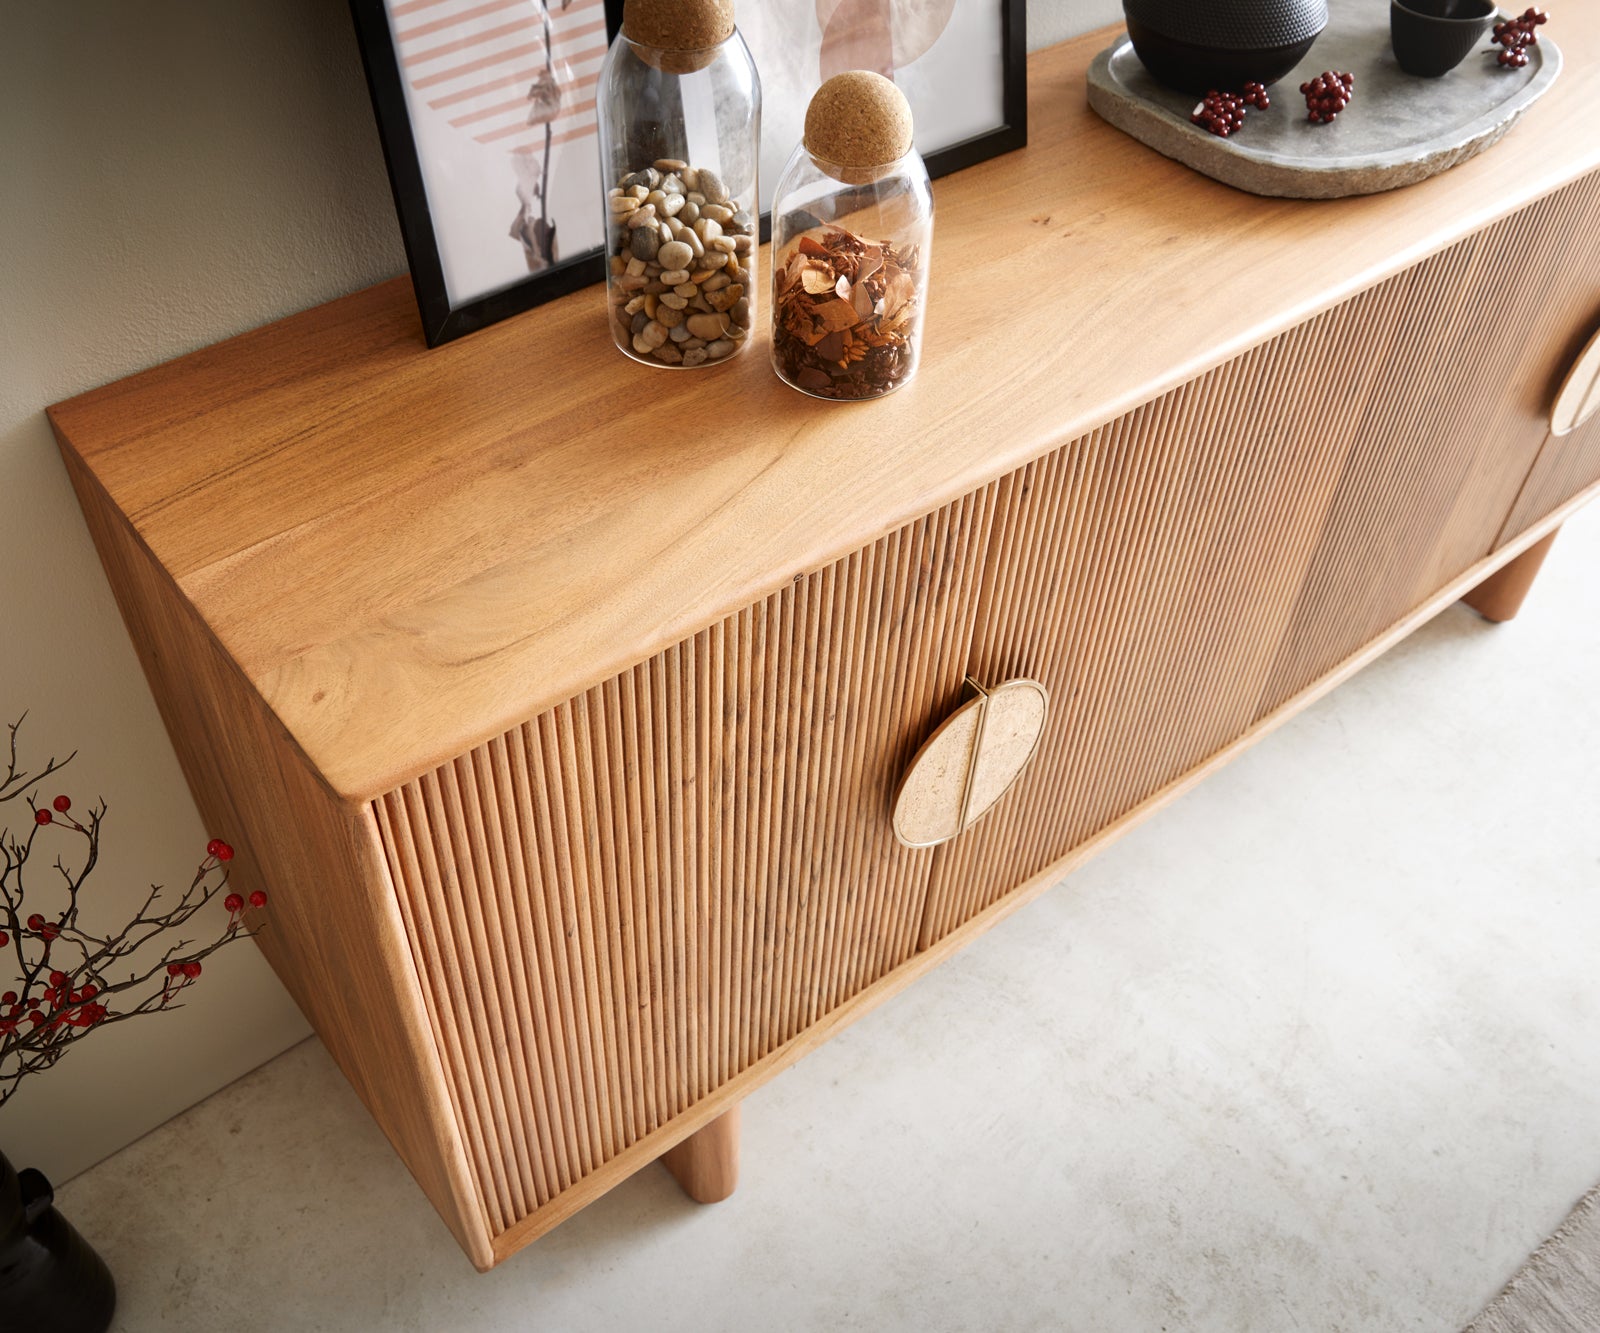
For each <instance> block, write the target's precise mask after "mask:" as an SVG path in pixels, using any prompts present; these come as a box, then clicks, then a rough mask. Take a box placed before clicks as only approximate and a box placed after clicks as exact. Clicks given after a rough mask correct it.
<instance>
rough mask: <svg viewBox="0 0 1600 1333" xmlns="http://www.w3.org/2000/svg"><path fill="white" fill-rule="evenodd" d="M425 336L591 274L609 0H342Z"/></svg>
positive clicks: (461, 326) (544, 295)
mask: <svg viewBox="0 0 1600 1333" xmlns="http://www.w3.org/2000/svg"><path fill="white" fill-rule="evenodd" d="M350 11H351V14H352V16H353V17H354V19H355V26H356V38H357V41H358V42H359V43H360V46H361V59H362V63H363V65H364V66H365V67H366V73H367V86H368V89H369V90H370V91H371V94H372V105H373V110H374V112H375V113H376V115H377V119H378V135H379V138H380V139H381V140H382V141H383V154H384V159H385V161H386V162H387V163H388V167H389V183H390V185H391V187H392V188H393V190H394V199H395V207H396V209H397V210H398V212H399V215H400V231H401V234H402V236H403V238H404V241H405V247H406V258H407V260H408V261H409V262H410V265H411V282H412V286H413V287H414V288H415V289H416V294H417V309H418V311H419V312H420V313H421V315H422V331H423V335H424V336H425V337H426V339H427V342H428V346H430V347H435V346H437V345H438V344H440V343H442V342H447V341H449V340H450V339H452V338H459V337H460V336H461V335H462V334H464V333H471V332H472V331H473V330H475V329H480V328H482V327H484V326H485V325H487V324H492V323H494V322H495V321H496V320H500V319H504V318H506V317H507V316H508V315H514V314H517V313H519V312H521V311H523V310H526V309H528V308H529V307H530V306H534V305H538V304H539V303H540V302H541V301H548V300H550V299H551V298H553V297H556V296H561V295H564V294H565V293H567V292H570V291H574V290H576V289H577V288H579V287H584V286H587V285H588V284H589V283H591V282H596V281H599V280H600V279H601V278H602V277H603V276H604V272H605V271H604V268H603V267H602V265H603V262H604V261H603V259H602V257H601V252H600V246H601V242H602V240H603V235H604V233H603V232H602V229H601V218H600V204H599V196H600V150H599V147H598V144H597V141H596V134H597V131H596V127H595V101H594V94H595V85H596V84H597V82H598V80H599V76H600V64H601V62H602V61H603V60H604V59H605V54H606V48H607V46H609V45H610V41H611V38H612V36H613V35H614V34H615V33H616V30H617V27H618V26H619V24H620V19H621V12H622V6H621V4H620V3H617V4H615V5H608V4H607V2H606V0H350Z"/></svg>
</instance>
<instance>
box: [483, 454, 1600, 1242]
mask: <svg viewBox="0 0 1600 1333" xmlns="http://www.w3.org/2000/svg"><path fill="white" fill-rule="evenodd" d="M1597 495H1600V482H1597V483H1596V484H1595V485H1593V486H1590V487H1588V488H1587V489H1585V490H1583V491H1582V492H1580V493H1578V494H1577V495H1575V496H1574V497H1573V498H1572V499H1570V500H1568V501H1567V502H1566V503H1564V504H1562V505H1561V506H1559V507H1558V508H1557V509H1556V510H1555V511H1554V512H1552V513H1551V514H1549V515H1548V516H1547V517H1546V518H1545V519H1543V520H1541V521H1540V522H1538V523H1536V524H1534V525H1532V527H1530V528H1529V529H1528V530H1527V531H1526V532H1524V533H1521V534H1519V535H1518V536H1516V537H1513V538H1512V539H1511V540H1510V541H1508V542H1507V543H1506V544H1505V545H1504V546H1503V547H1501V548H1500V549H1499V550H1497V551H1496V552H1495V553H1494V554H1493V555H1491V556H1488V557H1486V558H1484V559H1483V560H1480V561H1478V562H1477V563H1475V564H1474V565H1473V566H1472V567H1471V568H1470V569H1468V570H1467V571H1466V572H1465V573H1464V574H1463V575H1461V576H1460V577H1459V578H1457V579H1454V580H1452V581H1451V582H1450V583H1448V584H1446V585H1445V586H1444V587H1443V588H1441V589H1440V590H1439V591H1437V592H1436V593H1435V594H1434V595H1433V596H1431V597H1429V598H1428V599H1427V600H1426V601H1424V602H1423V603H1421V604H1420V605H1419V606H1417V607H1415V608H1414V609H1413V610H1412V611H1411V612H1409V613H1408V614H1407V615H1406V616H1404V617H1403V618H1402V619H1401V620H1399V621H1398V622H1397V623H1395V624H1394V625H1392V626H1390V627H1389V628H1388V629H1387V630H1386V631H1385V632H1384V633H1382V634H1380V635H1379V636H1378V637H1377V638H1375V639H1373V640H1372V642H1370V643H1368V644H1365V645H1363V646H1362V647H1361V648H1360V649H1359V650H1358V651H1356V652H1354V653H1352V654H1351V655H1350V656H1349V657H1347V658H1345V659H1344V660H1343V661H1342V662H1339V663H1337V664H1335V665H1334V666H1333V667H1332V668H1331V669H1330V670H1329V671H1328V672H1327V673H1326V674H1325V675H1323V676H1322V677H1320V678H1319V679H1317V680H1314V681H1312V682H1311V683H1310V684H1308V685H1307V686H1306V687H1305V689H1303V690H1302V691H1301V692H1300V693H1298V694H1297V695H1295V696H1294V697H1293V698H1291V699H1289V700H1286V701H1285V702H1284V703H1283V704H1281V705H1280V706H1278V707H1277V708H1275V709H1274V710H1273V711H1272V712H1270V713H1268V714H1266V715H1265V716H1263V717H1261V718H1260V719H1259V720H1258V721H1256V722H1255V723H1254V724H1253V725H1251V726H1250V727H1248V728H1247V729H1246V730H1245V731H1244V732H1243V733H1242V734H1240V735H1239V736H1237V737H1235V738H1234V739H1233V741H1232V742H1231V743H1229V744H1227V745H1225V746H1223V747H1222V748H1221V749H1219V750H1217V751H1216V752H1215V753H1213V754H1211V755H1209V756H1207V757H1206V758H1205V759H1204V761H1203V762H1201V763H1199V764H1197V765H1196V766H1195V767H1194V768H1192V769H1190V770H1189V771H1188V772H1186V773H1183V774H1181V775H1180V776H1178V777H1177V778H1175V779H1174V780H1173V781H1171V782H1170V783H1168V784H1167V785H1166V786H1164V787H1162V788H1160V789H1159V790H1156V791H1153V792H1151V793H1150V794H1149V795H1148V796H1147V797H1146V798H1145V799H1144V800H1143V801H1141V802H1140V803H1139V804H1138V805H1136V806H1135V807H1134V808H1133V809H1132V810H1129V811H1128V812H1127V813H1125V814H1124V815H1122V816H1121V818H1119V819H1117V820H1115V821H1114V822H1113V823H1111V824H1108V825H1107V826H1105V827H1104V828H1102V829H1101V830H1100V831H1099V832H1098V833H1096V834H1094V835H1093V836H1092V837H1090V838H1089V839H1088V840H1087V841H1085V842H1083V843H1082V844H1080V845H1079V846H1077V847H1075V848H1073V849H1072V850H1071V851H1069V852H1068V853H1067V854H1066V855H1064V856H1061V857H1059V858H1058V859H1056V860H1054V861H1052V862H1050V863H1049V864H1048V865H1046V866H1044V867H1043V868H1042V869H1041V870H1039V871H1038V873H1036V874H1035V875H1034V876H1033V877H1032V878H1031V879H1028V880H1025V881H1023V882H1020V883H1016V884H1013V885H1012V886H1010V892H1008V893H1005V894H1002V895H1001V896H999V897H997V898H995V899H994V900H993V901H991V902H990V903H988V905H987V906H983V907H981V908H979V909H978V910H977V911H976V913H975V914H974V915H972V916H970V917H968V918H966V919H965V920H964V921H962V922H960V924H958V925H956V926H954V927H953V928H952V929H950V930H949V932H948V933H947V934H942V935H939V936H938V937H937V938H934V939H931V940H930V941H929V942H928V944H927V946H926V947H925V948H923V949H921V950H919V951H918V952H916V953H914V954H912V955H911V956H910V957H909V958H907V959H906V960H905V962H903V963H901V964H900V965H899V966H898V967H895V968H893V969H892V970H890V971H888V972H886V973H885V974H883V975H882V976H880V977H879V978H878V979H877V980H875V981H874V982H872V984H871V985H868V986H866V987H864V988H863V989H861V990H858V991H856V992H855V993H854V994H853V995H851V996H850V997H849V998H848V999H845V1000H843V1002H841V1003H840V1004H838V1005H837V1006H836V1007H835V1008H833V1009H831V1010H829V1011H828V1012H826V1013H824V1014H821V1015H820V1016H819V1017H817V1018H816V1019H815V1020H814V1021H813V1022H811V1023H810V1024H809V1025H808V1026H807V1027H805V1028H804V1029H802V1030H801V1031H800V1032H798V1033H797V1034H795V1035H794V1036H793V1037H791V1038H790V1039H789V1040H787V1041H785V1042H784V1043H783V1044H781V1045H779V1046H777V1047H775V1048H773V1049H771V1050H769V1051H768V1052H767V1054H765V1055H764V1056H763V1057H762V1058H761V1059H760V1060H759V1061H757V1062H756V1063H755V1064H753V1065H750V1066H749V1067H747V1068H745V1069H744V1070H742V1071H741V1072H739V1073H738V1074H735V1075H733V1076H732V1077H730V1078H729V1079H728V1081H727V1082H726V1083H724V1084H722V1085H721V1086H720V1087H718V1088H715V1089H713V1090H712V1091H710V1092H708V1093H707V1094H706V1096H705V1097H703V1098H702V1099H701V1100H699V1101H697V1102H695V1103H694V1104H693V1105H691V1106H689V1107H688V1108H687V1109H686V1110H684V1111H683V1112H682V1113H681V1114H679V1115H678V1116H676V1117H674V1118H673V1119H671V1120H669V1121H667V1122H666V1123H665V1124H663V1125H661V1126H660V1127H659V1128H657V1129H654V1130H652V1131H651V1132H650V1133H649V1134H648V1135H646V1136H645V1137H644V1138H642V1139H640V1140H639V1141H638V1142H636V1143H633V1144H632V1145H630V1146H629V1147H627V1148H625V1149H624V1150H623V1151H622V1152H620V1153H619V1154H618V1155H617V1156H615V1157H613V1158H611V1159H610V1160H609V1161H607V1162H605V1163H604V1164H603V1165H601V1166H600V1167H598V1168H597V1169H596V1170H595V1171H594V1173H593V1174H592V1175H590V1176H587V1177H585V1178H584V1180H583V1181H582V1182H581V1183H580V1184H578V1185H577V1186H576V1187H575V1188H572V1189H569V1190H567V1191H565V1192H564V1193H562V1194H560V1195H558V1196H557V1197H556V1198H555V1199H553V1200H551V1202H550V1203H548V1204H547V1205H545V1206H544V1207H542V1208H539V1209H538V1210H536V1211H535V1212H533V1213H530V1214H529V1215H528V1216H526V1217H524V1218H522V1219H520V1220H519V1221H517V1222H515V1223H514V1224H513V1225H512V1226H511V1227H510V1228H509V1229H508V1230H506V1231H504V1232H502V1233H500V1234H499V1235H497V1236H496V1237H495V1240H494V1253H495V1259H496V1261H499V1260H502V1259H505V1258H506V1257H508V1256H509V1255H511V1254H514V1253H515V1252H516V1251H517V1250H519V1249H521V1248H522V1247H523V1246H524V1245H527V1244H529V1243H530V1242H531V1241H534V1240H536V1239H538V1237H540V1236H542V1235H544V1234H545V1233H546V1232H548V1231H550V1230H551V1228H553V1227H556V1226H559V1225H560V1224H561V1223H562V1222H564V1221H565V1220H566V1219H568V1218H569V1217H571V1216H572V1215H573V1214H574V1213H576V1212H578V1211H579V1210H580V1209H582V1208H584V1207H585V1206H587V1205H588V1204H589V1203H591V1202H593V1201H594V1200H595V1199H596V1198H598V1197H599V1196H600V1195H601V1194H604V1193H605V1192H606V1191H607V1190H610V1189H613V1188H615V1187H616V1186H617V1185H619V1184H620V1183H621V1182H622V1181H624V1180H626V1179H627V1178H628V1177H629V1176H630V1175H631V1174H633V1172H635V1171H637V1170H638V1169H639V1168H640V1167H642V1166H644V1165H646V1164H647V1163H649V1162H652V1161H654V1160H655V1159H656V1158H658V1157H660V1156H661V1155H662V1154H663V1153H664V1152H666V1151H667V1150H668V1149H670V1148H671V1147H672V1146H673V1145H674V1144H677V1143H681V1142H682V1141H683V1140H684V1139H686V1138H687V1137H688V1136H689V1135H691V1134H693V1133H695V1132H697V1131H698V1130H699V1129H701V1128H702V1127H704V1126H706V1125H708V1124H710V1123H711V1122H712V1121H714V1120H715V1119H716V1118H717V1117H718V1116H720V1115H722V1114H723V1113H724V1112H725V1111H727V1110H728V1109H729V1108H731V1107H733V1106H735V1105H738V1104H739V1103H740V1102H741V1101H742V1100H743V1099H744V1098H746V1097H748V1096H749V1094H750V1093H751V1092H753V1091H754V1090H755V1089H756V1088H758V1087H760V1086H761V1085H762V1084H763V1083H765V1082H767V1081H768V1080H770V1079H772V1078H773V1077H775V1076H776V1075H777V1074H779V1073H781V1072H782V1071H783V1070H785V1069H787V1068H789V1067H790V1066H791V1065H793V1064H794V1063H796V1062H797V1061H798V1060H800V1059H801V1058H803V1057H804V1056H805V1055H806V1054H807V1053H809V1052H810V1051H813V1050H815V1049H816V1048H817V1047H819V1046H821V1045H823V1044H824V1043H825V1042H827V1041H829V1040H830V1039H831V1038H833V1037H834V1036H836V1035H837V1034H838V1033H839V1032H840V1031H842V1030H843V1029H844V1028H846V1027H848V1026H849V1025H850V1024H851V1023H853V1022H855V1021H856V1019H858V1018H860V1017H862V1016H863V1015H865V1014H867V1013H869V1012H871V1011H872V1010H873V1009H874V1008H876V1007H877V1006H878V1005H879V1004H882V1003H883V1002H884V1001H885V1000H888V999H890V998H891V997H893V996H895V995H897V994H899V993H900V992H901V991H902V990H904V989H905V988H906V987H907V986H909V985H910V984H911V983H912V982H913V981H915V980H916V979H917V978H918V977H920V976H923V975H924V974H926V973H927V972H929V971H932V970H933V969H934V968H936V967H938V966H939V965H940V964H941V963H943V962H944V961H945V960H947V959H948V958H949V957H950V956H951V955H952V954H954V953H956V952H958V951H959V950H960V949H962V948H964V947H965V946H966V945H968V944H970V943H971V942H972V941H973V940H975V939H977V938H978V937H979V936H980V935H982V934H983V933H984V932H986V931H987V930H989V929H991V928H992V927H993V926H995V925H996V924H998V923H999V922H1000V921H1003V920H1004V919H1005V918H1006V917H1008V916H1009V915H1011V913H1013V912H1015V911H1016V910H1018V909H1019V908H1021V907H1023V906H1024V905H1026V904H1027V903H1029V902H1031V901H1032V900H1033V899H1035V898H1037V897H1038V896H1039V895H1040V894H1042V893H1044V892H1045V891H1046V890H1047V889H1049V888H1051V887H1053V886H1054V885H1056V884H1057V883H1059V881H1060V879H1061V877H1062V876H1063V875H1066V874H1068V873H1069V872H1071V871H1072V870H1073V869H1074V868H1075V867H1077V866H1079V865H1081V864H1083V863H1084V862H1085V861H1087V860H1089V859H1091V858H1092V857H1094V856H1096V855H1098V854H1099V853H1100V852H1102V851H1104V850H1105V849H1106V848H1107V847H1109V846H1110V845H1111V844H1112V843H1114V842H1116V841H1117V839H1119V838H1121V837H1122V836H1123V835H1124V834H1126V833H1128V832H1131V831H1132V830H1133V829H1134V828H1137V827H1138V826H1139V825H1140V824H1141V823H1143V822H1144V821H1145V820H1146V819H1149V818H1150V817H1151V816H1153V815H1154V814H1156V813H1157V812H1158V811H1160V810H1161V809H1162V808H1163V807H1165V806H1166V805H1167V804H1168V803H1170V802H1171V801H1174V800H1176V799H1177V798H1178V797H1179V796H1181V795H1182V794H1183V793H1184V792H1186V791H1188V790H1190V789H1191V788H1192V787H1194V786H1195V785H1197V784H1198V783H1200V782H1203V781H1204V780H1205V779H1206V778H1207V777H1209V776H1210V775H1211V774H1212V773H1214V772H1216V771H1217V770H1218V769H1220V768H1222V767H1224V766H1225V765H1227V764H1229V763H1231V762H1232V761H1233V760H1234V759H1236V758H1238V756H1239V755H1241V754H1243V753H1244V752H1245V751H1246V750H1248V749H1249V748H1250V747H1251V746H1253V745H1255V744H1256V743H1257V742H1258V741H1260V740H1261V739H1262V738H1263V737H1265V736H1266V735H1268V734H1270V733H1271V732H1272V731H1274V730H1276V729H1277V728H1278V727H1280V726H1282V725H1283V724H1284V723H1285V722H1287V721H1289V720H1290V719H1291V718H1292V717H1294V716H1295V715H1296V714H1297V713H1299V712H1300V711H1302V710H1303V709H1305V708H1307V707H1309V706H1310V705H1311V704H1313V703H1315V702H1316V701H1317V700H1318V699H1320V698H1322V697H1323V695H1325V694H1327V693H1328V692H1329V691H1331V690H1333V689H1335V688H1337V687H1338V686H1339V685H1340V684H1342V683H1343V682H1344V681H1346V680H1348V679H1349V678H1350V677H1351V676H1353V675H1354V674H1355V673H1356V672H1358V671H1360V670H1361V669H1362V668H1363V667H1365V666H1366V665H1368V664H1369V663H1370V662H1372V661H1374V660H1376V659H1377V658H1378V657H1380V656H1382V655H1383V654H1384V653H1385V652H1387V651H1388V650H1389V649H1390V648H1392V647H1394V645H1395V644H1397V643H1399V642H1400V641H1401V640H1402V639H1404V638H1405V637H1406V636H1407V635H1409V634H1411V633H1413V632H1414V631H1415V630H1417V629H1418V628H1419V627H1421V626H1422V625H1424V624H1426V623H1427V622H1428V621H1429V620H1431V619H1432V618H1433V617H1434V616H1436V615H1438V614H1439V612H1440V611H1442V610H1444V609H1445V608H1446V607H1447V606H1449V605H1450V604H1451V603H1452V602H1454V601H1456V600H1457V599H1458V598H1461V597H1463V596H1465V595H1466V594H1467V593H1469V592H1470V591H1471V590H1472V589H1473V588H1474V587H1477V586H1478V585H1480V584H1481V583H1482V582H1483V581H1484V580H1485V579H1487V578H1489V577H1490V576H1491V575H1492V574H1493V573H1494V571H1495V570H1496V569H1498V568H1500V567H1501V566H1502V565H1504V564H1506V563H1508V562H1510V561H1513V560H1515V559H1516V558H1517V557H1518V556H1520V555H1521V554H1522V553H1523V551H1525V550H1526V549H1528V548H1529V547H1531V546H1533V545H1534V544H1536V543H1537V542H1538V541H1539V540H1541V539H1542V538H1543V537H1544V536H1545V535H1546V534H1548V533H1549V532H1552V531H1554V530H1555V529H1556V528H1558V527H1559V526H1560V525H1561V524H1562V523H1563V522H1565V520H1566V519H1567V518H1568V517H1569V516H1570V515H1571V514H1573V513H1574V512H1576V511H1577V510H1578V509H1580V508H1582V507H1583V506H1584V505H1586V504H1588V503H1590V502H1592V501H1593V500H1595V499H1596V498H1597ZM981 827H982V825H981V824H980V825H979V828H980V829H981Z"/></svg>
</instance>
